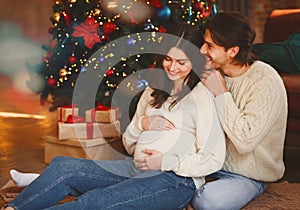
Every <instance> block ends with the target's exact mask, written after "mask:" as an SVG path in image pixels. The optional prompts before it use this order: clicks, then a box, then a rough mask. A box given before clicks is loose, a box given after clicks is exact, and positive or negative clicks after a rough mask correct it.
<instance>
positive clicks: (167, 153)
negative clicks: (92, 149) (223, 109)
mask: <svg viewBox="0 0 300 210" xmlns="http://www.w3.org/2000/svg"><path fill="white" fill-rule="evenodd" d="M152 92H153V89H151V88H149V87H148V88H146V89H145V91H144V93H143V94H142V96H141V98H140V100H139V103H138V106H137V109H136V112H135V115H134V117H133V119H132V121H131V123H130V124H129V125H128V127H127V129H126V131H125V133H124V134H123V144H124V146H125V148H126V150H127V152H128V153H129V154H134V156H135V157H139V156H142V155H143V154H142V153H141V149H143V148H147V149H155V150H158V151H160V152H162V153H163V159H162V163H161V170H162V171H174V172H175V173H176V174H178V175H180V176H187V177H192V178H193V180H194V183H195V185H196V186H197V187H199V186H201V185H202V184H204V176H206V175H208V174H211V173H213V172H215V171H217V170H219V169H221V168H222V166H223V163H224V159H225V151H226V149H225V136H224V132H223V130H222V127H221V124H220V122H219V120H218V116H217V112H216V107H215V104H214V97H213V95H212V94H211V93H210V92H209V91H208V89H207V88H206V87H205V86H204V85H203V84H202V83H198V84H197V86H196V87H195V88H194V89H193V90H192V91H191V92H190V93H189V94H187V95H186V96H185V97H184V98H183V99H182V100H180V101H179V102H178V103H177V104H176V105H175V106H174V107H173V108H172V109H171V110H170V111H169V109H168V107H169V105H170V103H171V102H172V101H173V100H174V99H173V98H172V97H170V98H169V99H168V100H167V101H166V102H165V103H164V104H163V106H162V107H161V108H160V109H156V108H153V107H152V106H151V105H150V104H149V103H150V101H151V100H152V99H153V98H152V97H151V93H152ZM152 115H161V116H164V117H165V118H167V119H169V120H170V121H171V122H173V124H174V125H175V129H173V130H171V131H153V130H152V131H151V130H150V131H143V130H142V129H141V126H140V119H141V118H142V117H143V116H152Z"/></svg>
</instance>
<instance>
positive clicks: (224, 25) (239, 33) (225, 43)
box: [205, 12, 256, 66]
mask: <svg viewBox="0 0 300 210" xmlns="http://www.w3.org/2000/svg"><path fill="white" fill-rule="evenodd" d="M205 28H206V29H208V30H209V31H210V33H211V35H212V39H213V41H214V42H215V43H216V44H217V45H219V46H222V47H224V48H225V50H228V49H229V48H231V47H234V46H238V47H239V48H240V50H239V53H238V54H237V55H236V57H235V59H234V62H235V64H237V65H241V66H243V65H251V64H252V63H253V62H254V60H256V56H255V55H254V54H253V53H252V45H253V42H254V39H255V36H256V32H255V29H254V27H253V26H252V25H251V22H250V20H249V19H248V18H247V17H246V16H244V15H243V14H241V13H238V12H221V13H219V14H217V15H216V16H214V17H213V18H212V19H209V20H208V21H207V22H206V23H205Z"/></svg>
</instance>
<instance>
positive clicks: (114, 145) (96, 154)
mask: <svg viewBox="0 0 300 210" xmlns="http://www.w3.org/2000/svg"><path fill="white" fill-rule="evenodd" d="M43 139H44V142H45V152H44V155H45V156H44V161H45V163H50V161H51V160H52V159H53V158H54V157H56V156H69V157H76V158H86V159H92V160H118V159H124V154H125V150H124V147H123V145H122V140H121V138H97V139H88V140H85V139H69V140H64V141H61V140H58V138H57V137H55V136H45V137H43Z"/></svg>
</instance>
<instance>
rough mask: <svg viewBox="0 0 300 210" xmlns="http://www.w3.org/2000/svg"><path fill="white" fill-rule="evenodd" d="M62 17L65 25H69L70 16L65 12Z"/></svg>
mask: <svg viewBox="0 0 300 210" xmlns="http://www.w3.org/2000/svg"><path fill="white" fill-rule="evenodd" d="M64 19H65V22H66V24H67V26H70V25H71V16H70V15H69V14H67V13H65V14H64Z"/></svg>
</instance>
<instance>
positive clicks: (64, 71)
mask: <svg viewBox="0 0 300 210" xmlns="http://www.w3.org/2000/svg"><path fill="white" fill-rule="evenodd" d="M67 75H68V71H67V69H65V68H61V69H60V70H59V76H60V77H65V76H67Z"/></svg>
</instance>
